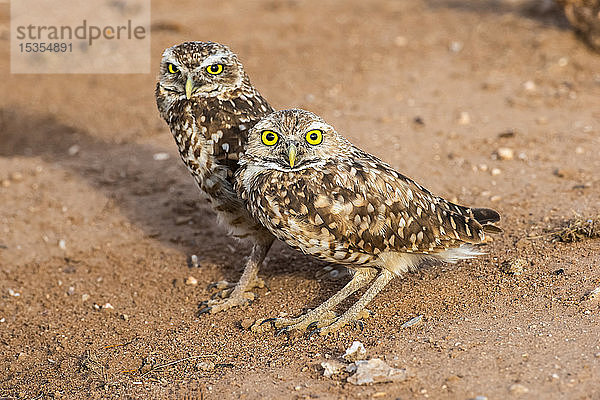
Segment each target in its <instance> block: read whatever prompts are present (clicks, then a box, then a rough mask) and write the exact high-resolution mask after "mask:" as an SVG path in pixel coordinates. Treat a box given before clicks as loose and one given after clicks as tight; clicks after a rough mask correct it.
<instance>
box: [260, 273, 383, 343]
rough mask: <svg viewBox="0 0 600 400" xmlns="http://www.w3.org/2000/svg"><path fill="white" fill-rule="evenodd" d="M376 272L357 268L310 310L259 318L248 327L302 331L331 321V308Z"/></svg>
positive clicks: (262, 330)
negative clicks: (292, 316)
mask: <svg viewBox="0 0 600 400" xmlns="http://www.w3.org/2000/svg"><path fill="white" fill-rule="evenodd" d="M376 274H377V270H376V269H375V268H360V269H357V270H356V272H355V273H354V276H353V277H352V279H351V280H350V282H348V283H347V284H346V286H344V287H343V288H342V289H340V290H339V291H338V292H337V293H336V294H334V295H333V296H331V297H330V298H329V299H328V300H327V301H325V302H324V303H322V304H321V305H320V306H318V307H317V308H315V309H314V310H311V311H309V312H307V313H306V314H303V315H301V316H300V317H298V318H267V319H263V320H259V321H257V322H255V323H254V325H252V328H250V329H251V330H252V331H253V332H265V331H267V330H269V328H270V327H271V326H273V327H275V328H283V329H284V330H285V331H288V332H289V331H292V330H299V331H304V330H306V328H308V327H309V326H310V325H312V324H316V325H317V327H318V326H320V325H321V324H323V323H327V322H331V320H332V319H334V316H333V315H334V314H333V312H332V308H334V307H335V306H337V305H338V304H340V303H341V302H342V301H344V300H345V299H346V298H347V297H348V296H350V295H351V294H352V293H354V292H356V291H357V290H359V289H361V288H362V287H363V286H365V285H366V284H368V283H369V282H371V281H372V280H373V278H374V277H375V275H376ZM344 315H345V314H344ZM269 323H270V324H269Z"/></svg>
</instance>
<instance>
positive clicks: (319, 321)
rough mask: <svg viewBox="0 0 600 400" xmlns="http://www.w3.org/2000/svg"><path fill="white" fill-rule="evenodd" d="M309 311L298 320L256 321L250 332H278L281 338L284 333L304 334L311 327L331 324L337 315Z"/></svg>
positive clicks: (273, 319) (269, 319) (329, 312)
mask: <svg viewBox="0 0 600 400" xmlns="http://www.w3.org/2000/svg"><path fill="white" fill-rule="evenodd" d="M314 311H315V310H313V311H309V312H307V313H306V314H304V315H301V316H299V317H298V318H265V319H260V320H258V321H256V322H255V323H254V324H253V325H252V326H251V327H250V330H251V331H252V332H256V333H264V332H267V331H270V330H276V332H277V333H276V335H277V336H279V335H281V334H282V333H286V334H289V333H292V332H294V331H296V332H304V331H305V330H307V329H309V327H314V328H319V327H322V326H327V325H329V324H331V323H332V322H333V321H334V320H335V318H336V314H335V312H333V311H325V312H319V313H316V312H314Z"/></svg>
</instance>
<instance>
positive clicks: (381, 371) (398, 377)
mask: <svg viewBox="0 0 600 400" xmlns="http://www.w3.org/2000/svg"><path fill="white" fill-rule="evenodd" d="M354 364H355V365H356V373H355V374H354V375H352V376H350V377H349V378H348V382H350V383H351V384H353V385H368V384H372V383H383V382H402V381H405V380H406V379H407V378H408V377H409V375H408V373H407V371H406V370H405V369H398V368H392V367H390V366H389V365H387V364H386V363H385V361H383V360H381V359H379V358H372V359H370V360H369V361H365V360H360V361H356V362H355V363H354Z"/></svg>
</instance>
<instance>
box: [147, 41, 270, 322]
mask: <svg viewBox="0 0 600 400" xmlns="http://www.w3.org/2000/svg"><path fill="white" fill-rule="evenodd" d="M213 70H214V72H216V73H212V72H213ZM156 103H157V106H158V109H159V112H160V115H161V116H162V118H164V120H165V121H166V122H167V124H168V125H169V128H170V129H171V133H172V134H173V137H174V138H175V141H176V142H177V146H178V147H179V153H180V155H181V158H182V160H183V162H184V163H185V165H186V166H187V168H188V170H189V171H190V172H191V174H192V175H193V177H194V178H195V180H196V182H197V183H198V186H199V187H200V189H201V190H202V192H203V193H205V194H206V195H207V198H208V200H209V201H210V202H211V204H212V207H213V208H214V210H215V211H216V212H217V216H218V217H219V219H220V220H221V221H222V222H224V223H225V224H226V225H227V226H228V228H229V229H230V231H231V234H232V235H234V236H235V237H238V238H247V239H250V240H251V241H252V242H253V243H254V248H253V251H252V255H251V256H250V258H249V260H248V263H247V265H246V268H245V270H244V274H243V275H242V279H241V280H240V282H239V284H238V285H237V286H236V287H235V288H234V289H233V291H232V292H231V294H230V297H229V298H228V299H226V300H224V301H211V302H210V303H208V307H207V308H205V309H204V310H203V311H205V312H207V311H210V312H217V311H221V310H225V309H228V308H230V307H233V306H237V305H241V304H244V303H246V302H247V301H248V300H250V299H252V298H253V294H252V293H248V289H250V288H251V287H252V285H254V284H255V283H256V282H257V280H258V278H257V272H258V268H259V266H260V264H261V263H262V261H263V259H264V257H265V255H266V253H267V251H268V249H269V247H270V246H271V243H272V242H273V237H272V236H271V235H270V234H269V232H268V231H267V230H265V229H264V228H263V227H262V226H261V225H260V224H258V223H257V222H256V221H255V220H254V219H253V218H252V217H251V216H250V215H249V213H248V212H247V211H246V209H245V207H244V205H243V202H242V201H241V200H240V199H239V197H238V196H237V195H236V193H235V191H234V188H233V179H234V173H235V171H236V170H237V168H238V159H239V157H240V155H241V154H242V153H243V151H244V145H245V144H246V140H247V136H248V130H249V129H250V128H251V127H252V126H253V125H254V124H255V123H256V121H258V120H259V119H260V118H261V117H263V116H265V115H267V114H269V113H270V112H272V111H273V109H272V108H271V106H270V105H269V104H268V103H267V101H266V100H265V99H264V98H263V97H262V96H261V95H260V93H259V92H258V91H257V90H256V89H255V88H254V87H253V86H252V84H251V83H250V80H249V78H248V76H247V74H246V73H245V72H244V69H243V66H242V64H241V63H240V62H239V60H238V58H237V56H236V55H235V54H234V53H232V52H231V51H230V50H229V49H228V48H227V47H226V46H224V45H221V44H218V43H212V42H186V43H182V44H180V45H177V46H174V47H171V48H168V49H166V50H165V52H164V53H163V57H162V61H161V66H160V76H159V81H158V83H157V85H156Z"/></svg>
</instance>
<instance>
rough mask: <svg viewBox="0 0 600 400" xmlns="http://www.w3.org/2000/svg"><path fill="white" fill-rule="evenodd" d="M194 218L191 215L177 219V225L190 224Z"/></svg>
mask: <svg viewBox="0 0 600 400" xmlns="http://www.w3.org/2000/svg"><path fill="white" fill-rule="evenodd" d="M193 218H194V217H192V216H190V215H185V216H179V217H175V225H183V224H187V223H188V222H190V221H191V220H192V219H193Z"/></svg>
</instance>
